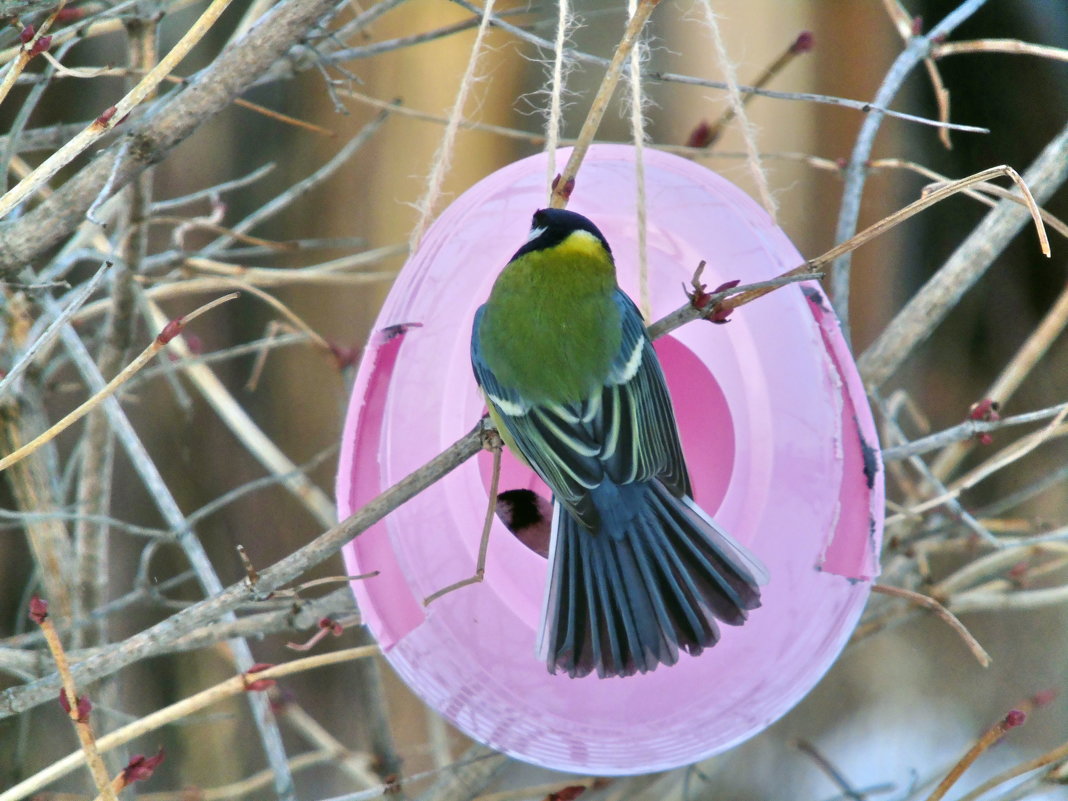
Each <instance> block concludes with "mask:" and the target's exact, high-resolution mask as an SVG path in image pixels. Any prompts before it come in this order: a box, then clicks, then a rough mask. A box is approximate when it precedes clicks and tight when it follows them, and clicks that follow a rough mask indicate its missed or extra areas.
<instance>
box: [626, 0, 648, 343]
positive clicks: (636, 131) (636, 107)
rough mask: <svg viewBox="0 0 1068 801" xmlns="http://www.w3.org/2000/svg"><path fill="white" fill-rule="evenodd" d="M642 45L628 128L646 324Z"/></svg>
mask: <svg viewBox="0 0 1068 801" xmlns="http://www.w3.org/2000/svg"><path fill="white" fill-rule="evenodd" d="M637 10H638V0H627V13H628V15H629V16H631V17H633V16H634V12H635V11H637ZM644 56H645V43H644V42H643V41H642V40H641V39H640V38H639V39H638V41H637V42H635V43H634V49H633V50H631V52H630V65H629V66H630V70H629V76H628V77H629V78H630V129H631V136H632V138H633V140H634V178H635V181H636V183H637V188H638V197H637V206H638V307H639V308H640V309H641V312H642V316H643V317H645V321H646V322H647V323H648V322H650V321H651V320H652V318H653V310H652V301H651V300H650V296H649V252H648V249H647V247H646V215H645V150H644V148H645V118H644V116H643V114H642V112H643V110H644V104H645V98H644V97H643V94H642V59H643V57H644Z"/></svg>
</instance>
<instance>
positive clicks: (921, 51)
mask: <svg viewBox="0 0 1068 801" xmlns="http://www.w3.org/2000/svg"><path fill="white" fill-rule="evenodd" d="M985 3H986V0H965V2H963V3H961V4H960V5H958V6H957V7H956V8H955V9H954V10H953V11H951V12H950V13H949V14H947V15H946V16H945V17H943V18H942V20H941V21H940V22H939V23H938V24H937V25H935V26H934V28H932V29H931V31H930V32H929V33H928V34H927V35H925V36H914V37H913V38H912V39H911V40H910V41H909V42H908V44H907V45H906V46H905V49H904V50H903V51H902V52H901V54H900V55H899V56H898V57H897V58H896V59H895V60H894V63H893V64H892V65H891V67H890V69H889V70H888V71H887V73H886V76H885V77H884V78H883V82H882V85H881V86H880V87H879V91H878V92H876V94H875V100H874V101H873V103H872V105H873V106H875V107H877V108H879V109H882V108H885V107H887V106H889V105H890V103H891V101H892V100H893V99H894V97H895V96H896V95H897V93H898V90H899V89H900V88H901V86H902V84H903V83H904V82H905V79H906V78H907V77H908V76H909V74H910V73H911V72H912V70H913V68H914V67H915V66H916V65H917V64H918V63H919V62H921V61H922V60H923V59H924V58H925V57H926V56H927V55H928V53H930V49H931V42H932V41H938V40H940V39H944V38H945V37H946V36H948V35H949V34H950V33H952V32H953V30H954V29H955V28H956V27H957V26H958V25H960V24H961V23H962V22H964V21H965V20H966V19H968V18H969V17H970V16H972V14H974V13H975V12H976V11H978V10H979V9H980V8H981V7H982V6H983V5H984V4H985ZM885 116H886V115H885V113H884V112H882V111H873V112H872V113H870V114H868V116H866V117H865V118H864V121H863V123H861V126H860V133H859V134H857V138H856V141H855V142H854V144H853V152H852V153H851V154H850V156H849V161H848V162H847V163H846V167H845V189H844V190H843V192H842V207H841V210H840V211H839V213H838V225H837V228H836V230H835V240H836V241H838V242H844V241H845V240H847V239H850V238H851V237H852V236H853V233H854V232H855V231H856V230H857V222H858V220H859V219H860V201H861V196H862V194H863V192H864V183H865V181H866V179H867V173H868V170H867V166H866V165H867V163H868V159H869V158H870V157H871V151H872V147H873V146H874V144H875V135H876V134H877V133H878V132H879V128H880V127H881V126H882V122H883V118H884V117H885ZM851 261H852V259H851V257H850V256H849V254H848V252H847V253H843V254H842V255H841V256H840V257H838V259H836V261H835V263H834V265H833V268H832V270H833V272H832V274H831V297H832V299H833V302H834V310H835V313H836V314H837V315H838V319H839V321H840V322H841V324H842V330H843V331H844V332H845V333H846V336H847V338H848V335H849V333H848V332H849V267H850V264H851Z"/></svg>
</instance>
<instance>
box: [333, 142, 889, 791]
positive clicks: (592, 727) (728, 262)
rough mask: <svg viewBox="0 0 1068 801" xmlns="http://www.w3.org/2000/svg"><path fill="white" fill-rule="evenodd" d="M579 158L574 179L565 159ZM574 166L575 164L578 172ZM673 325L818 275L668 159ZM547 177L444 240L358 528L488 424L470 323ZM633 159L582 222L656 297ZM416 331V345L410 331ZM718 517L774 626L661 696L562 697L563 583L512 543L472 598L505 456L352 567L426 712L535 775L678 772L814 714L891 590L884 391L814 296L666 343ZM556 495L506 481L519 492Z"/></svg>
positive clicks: (584, 199) (777, 299)
mask: <svg viewBox="0 0 1068 801" xmlns="http://www.w3.org/2000/svg"><path fill="white" fill-rule="evenodd" d="M565 157H566V156H565ZM561 163H562V162H561ZM645 166H646V184H647V189H646V194H647V209H648V220H649V222H648V254H649V275H650V288H651V298H652V307H653V316H654V318H658V317H660V316H662V315H664V314H666V313H667V312H669V311H671V310H673V309H675V308H677V307H678V306H680V305H682V303H684V302H685V300H686V298H685V295H684V294H683V290H682V285H683V284H688V283H689V281H690V279H691V277H692V275H693V272H694V268H695V266H696V265H697V263H698V262H699V261H700V260H702V259H704V260H706V261H707V262H708V267H707V268H706V270H705V280H706V282H707V283H708V284H709V286H711V287H715V286H716V285H718V284H719V283H721V282H724V281H728V280H731V279H735V278H738V279H741V280H742V281H743V282H744V283H749V282H753V281H759V280H764V279H767V278H771V277H773V276H775V275H777V274H779V273H781V272H783V271H785V270H787V269H790V268H792V267H795V266H797V265H798V264H800V263H801V262H802V261H803V259H802V258H801V256H800V255H799V254H798V253H797V251H796V250H795V249H794V247H793V246H792V245H791V244H790V242H789V240H787V238H786V236H785V235H784V234H783V233H782V231H781V230H779V228H777V227H776V226H775V225H774V224H773V223H772V222H771V221H770V220H769V218H768V216H767V215H766V214H765V213H764V212H763V210H761V209H760V208H759V207H758V206H757V205H756V204H755V203H754V202H753V201H752V200H750V199H749V197H747V196H746V195H745V194H743V193H742V192H741V191H740V190H738V189H737V188H735V187H734V186H733V185H732V184H730V183H728V182H727V181H726V180H724V179H723V178H721V177H719V176H718V175H716V174H715V173H713V172H711V171H709V170H707V169H705V168H703V167H700V166H698V165H696V164H694V163H692V162H690V161H687V160H685V159H682V158H678V157H676V156H671V155H668V154H665V153H660V152H655V151H647V152H646V154H645ZM545 173H546V160H545V157H544V156H541V155H539V156H533V157H531V158H528V159H524V160H523V161H520V162H517V163H515V164H511V165H509V166H507V167H505V168H504V169H502V170H500V171H498V172H496V173H494V174H493V175H491V176H489V177H488V178H486V179H484V180H483V181H481V182H479V183H478V184H477V185H475V186H474V187H472V188H471V189H470V190H468V191H467V192H466V193H464V195H463V196H462V197H460V198H459V199H458V200H457V201H456V202H454V203H453V204H452V205H451V206H450V207H449V208H448V209H446V211H445V212H444V213H443V214H442V215H441V217H440V218H439V219H438V220H437V222H436V223H435V224H434V225H433V226H432V227H431V228H430V230H429V231H428V232H427V234H426V237H425V238H424V240H423V243H422V245H421V246H420V248H419V250H418V252H417V253H415V254H414V255H413V256H412V257H411V259H410V260H409V262H408V264H407V265H406V266H405V267H404V270H403V271H402V272H401V274H400V276H399V277H398V278H397V282H396V284H395V285H394V286H393V289H392V291H391V292H390V294H389V297H388V298H387V299H386V302H385V305H384V306H383V307H382V311H381V313H380V314H379V317H378V322H377V324H376V331H377V332H378V333H376V334H375V335H373V337H372V341H371V342H370V343H369V345H368V347H367V350H366V352H365V354H364V357H363V361H362V362H361V364H360V368H359V373H358V375H357V380H356V386H355V389H354V392H353V395H352V401H351V405H350V407H349V413H348V419H347V421H346V424H345V431H344V440H343V442H342V449H341V457H340V467H339V470H338V478H337V498H338V509H339V513H340V515H341V516H342V517H346V516H348V515H349V514H350V513H351V512H352V511H353V510H355V509H358V508H359V507H360V506H361V505H363V504H364V503H366V502H367V501H369V500H370V499H372V498H373V497H375V496H376V495H377V494H379V493H380V492H381V491H383V490H384V489H386V488H388V487H389V486H391V485H392V484H394V483H396V482H397V481H398V480H400V479H401V478H403V477H404V476H405V475H407V474H408V473H409V472H411V471H412V470H414V469H416V468H418V467H419V466H421V465H422V464H423V463H425V462H426V461H427V460H429V459H430V458H432V457H433V456H435V455H436V454H438V453H439V452H440V451H441V450H442V449H443V448H445V447H446V446H448V445H449V444H451V443H452V442H453V441H455V440H456V439H457V438H458V437H460V436H461V435H463V434H464V432H466V431H468V430H469V429H470V428H471V427H472V426H473V425H474V423H475V422H476V421H477V420H478V418H479V416H480V415H481V414H482V413H483V403H482V400H481V398H480V396H479V393H478V389H477V387H476V385H475V381H474V379H473V377H472V375H471V369H470V362H469V356H468V353H469V347H470V334H471V320H472V317H473V315H474V312H475V309H476V308H477V307H478V306H479V305H480V304H481V303H482V302H483V301H484V300H485V298H486V296H487V295H488V293H489V290H490V287H491V285H492V284H493V281H494V279H495V278H496V276H497V274H498V272H499V271H500V269H501V268H502V267H503V266H504V264H505V263H506V262H507V261H508V259H509V257H510V256H511V255H512V253H513V252H514V251H515V250H516V249H517V248H518V247H519V245H521V244H522V243H523V241H524V240H525V237H526V233H527V229H528V226H529V222H530V215H531V213H532V212H533V211H534V210H535V209H537V208H539V207H540V206H542V205H544V202H545ZM635 197H636V193H635V179H634V164H633V151H632V149H631V148H629V147H625V146H613V145H602V146H597V147H594V148H592V149H591V150H590V152H589V155H588V156H587V157H586V161H585V163H584V165H583V167H582V171H581V173H580V176H579V182H578V186H577V189H576V192H575V196H574V198H573V200H572V202H571V204H570V206H569V208H571V209H572V210H574V211H578V212H580V213H582V214H585V215H587V216H589V217H590V218H591V219H592V220H593V221H594V222H595V223H596V224H597V225H598V226H599V227H600V228H601V230H602V231H603V232H604V234H605V237H606V238H607V239H608V241H609V243H610V244H611V246H612V249H613V251H614V253H615V256H616V260H617V264H618V268H619V281H620V284H621V285H622V286H623V288H624V289H625V290H626V291H627V292H629V293H630V294H631V295H632V297H635V298H637V297H638V266H637V264H638V261H637V245H636V242H637V226H636V222H635V220H636V216H635ZM403 323H418V324H419V327H412V328H409V329H408V330H407V332H406V333H404V334H400V335H398V334H397V333H396V329H390V327H391V326H396V325H398V324H403ZM657 351H658V353H659V354H660V357H661V360H662V362H663V364H664V368H665V372H666V374H667V379H668V384H669V385H670V388H671V391H672V396H673V398H674V402H675V408H676V412H677V415H678V418H679V424H680V428H681V430H682V439H683V446H684V449H685V451H686V457H687V461H688V463H689V466H690V471H691V474H692V477H693V480H694V485H695V488H696V497H697V501H698V502H699V503H700V504H701V505H702V506H703V507H704V508H705V509H706V510H708V511H709V512H710V513H711V514H712V515H713V516H714V517H715V518H716V519H717V521H718V522H719V523H720V524H721V525H723V527H724V528H725V529H726V530H727V531H729V532H731V533H732V534H733V536H734V537H735V538H737V539H738V540H740V541H741V542H743V543H745V544H746V545H748V546H749V548H751V549H752V550H753V551H755V552H756V554H757V555H759V556H760V557H761V558H762V559H763V560H764V562H765V563H766V565H767V566H768V569H769V571H770V573H771V581H770V583H769V584H768V585H767V586H766V587H765V588H764V605H763V607H762V608H761V609H759V610H757V611H756V612H754V613H753V615H752V617H751V619H750V621H749V622H748V623H747V624H746V625H745V626H743V627H741V628H730V627H724V629H725V631H724V634H723V639H722V641H721V642H720V644H719V645H717V646H716V647H715V648H713V649H711V650H710V651H706V652H705V653H704V654H703V655H701V656H700V657H698V658H690V657H688V656H685V655H683V656H682V658H681V660H680V662H679V664H677V665H675V666H674V667H671V668H660V669H658V670H656V671H655V672H653V673H650V674H647V675H644V676H632V677H628V678H614V679H598V678H596V677H587V678H584V679H570V678H567V677H566V676H553V675H550V674H549V673H548V671H547V670H546V667H545V665H544V664H542V662H540V661H539V660H538V659H537V658H536V656H535V653H534V648H535V636H536V633H537V630H538V624H539V613H540V606H541V600H542V593H543V590H544V585H545V574H546V561H545V559H543V558H542V557H540V556H538V555H537V554H535V553H534V552H532V551H530V550H528V549H527V548H526V547H525V546H524V545H523V544H521V543H520V542H519V541H518V540H517V539H516V538H515V537H514V536H513V535H512V534H511V533H510V532H509V531H508V530H507V529H506V528H505V527H504V526H503V525H502V524H501V523H500V522H499V521H497V522H495V524H494V528H493V532H492V535H491V542H490V547H489V555H488V561H487V569H486V580H485V582H484V583H482V584H480V585H476V586H472V587H467V588H465V589H461V590H458V591H456V592H453V593H451V594H449V595H447V596H445V597H444V598H442V599H440V600H438V601H435V602H434V603H433V604H431V605H430V606H429V607H427V608H424V607H423V605H422V599H423V598H424V597H426V596H427V595H430V594H431V593H432V592H434V591H435V590H438V589H440V588H441V587H444V586H446V585H448V584H450V583H452V582H455V581H457V580H459V579H461V578H464V577H467V576H469V575H471V573H472V572H473V570H474V566H475V560H476V557H477V552H478V544H479V538H480V535H481V530H482V521H483V517H484V515H485V511H486V506H487V503H488V489H487V488H488V482H489V468H490V463H491V460H490V456H489V454H488V453H483V454H481V455H480V456H479V457H478V458H477V459H473V460H470V461H468V462H467V463H466V464H464V465H462V466H461V467H460V468H458V469H457V470H455V471H454V472H453V473H451V474H450V475H449V476H447V477H446V478H445V479H443V480H442V481H440V482H438V483H437V484H436V485H434V486H433V487H432V488H431V489H429V490H427V491H426V492H424V493H422V494H421V495H419V496H418V497H417V498H415V499H413V500H411V501H409V502H408V503H407V504H405V505H404V506H402V507H401V508H400V509H398V510H396V511H395V512H393V513H392V514H391V515H389V517H388V518H387V519H386V520H384V521H383V522H382V523H380V524H379V525H377V526H375V527H374V528H372V529H370V530H368V531H367V532H365V533H364V534H362V535H361V536H360V537H358V538H357V539H356V540H355V541H353V542H352V543H351V544H350V545H348V546H347V547H346V548H345V560H346V564H347V566H348V569H349V571H350V572H351V573H353V574H356V573H367V572H370V571H374V570H377V571H380V572H379V575H378V576H377V577H375V578H372V579H368V580H366V581H360V582H355V583H354V584H353V589H354V591H355V593H356V597H357V600H358V601H359V604H360V609H361V610H362V612H363V616H364V620H365V621H366V622H367V624H368V625H369V626H370V627H371V630H372V631H373V632H374V633H375V636H376V637H377V638H378V641H379V642H380V643H381V645H382V648H383V649H384V651H385V654H386V658H387V659H388V660H389V661H390V663H391V664H392V665H393V667H394V668H395V669H396V670H397V672H398V673H399V674H400V675H401V677H402V678H403V679H404V680H405V681H406V682H407V683H408V685H409V686H410V687H411V688H412V690H413V691H414V692H416V693H417V694H418V695H419V696H420V697H421V698H422V699H423V700H425V701H426V702H427V703H428V704H430V705H431V706H432V707H434V708H435V709H437V710H438V711H439V712H441V714H443V715H444V716H445V717H446V718H448V719H449V720H450V721H451V722H453V723H454V724H455V725H456V726H458V727H459V728H460V729H462V730H463V731H464V732H466V733H467V734H468V735H470V736H471V737H473V738H474V739H476V740H479V741H481V742H483V743H486V744H487V745H490V746H492V747H494V748H497V749H499V750H501V751H504V752H506V753H509V754H511V755H513V756H515V757H517V758H519V759H522V760H525V761H528V762H533V763H536V764H540V765H544V766H547V767H552V768H557V769H561V770H568V771H574V772H579V773H592V774H601V775H613V774H632V773H642V772H647V771H655V770H664V769H668V768H672V767H676V766H679V765H684V764H688V763H691V762H694V761H697V760H699V759H701V758H704V757H707V756H710V755H712V754H714V753H717V752H720V751H723V750H725V749H727V748H730V747H731V746H733V745H735V744H737V743H739V742H740V741H742V740H744V739H746V738H748V737H751V736H753V735H754V734H756V733H758V732H760V731H761V730H762V729H764V728H765V727H767V726H768V725H770V724H771V723H772V722H773V721H774V720H776V719H777V718H779V717H780V716H781V715H783V714H784V713H785V712H786V711H787V710H789V709H790V708H791V707H793V706H794V705H795V704H796V703H797V702H798V701H799V700H800V699H801V698H802V697H803V696H804V695H805V693H807V692H808V691H809V690H810V689H811V688H812V687H813V686H814V685H815V684H816V682H817V681H818V680H819V679H820V677H821V676H823V674H824V672H826V670H827V669H828V667H830V665H831V663H832V662H833V661H834V659H835V658H836V657H837V656H838V653H839V652H840V651H841V649H842V647H843V646H844V644H845V642H846V639H847V638H848V636H849V634H850V632H851V631H852V629H853V627H854V625H855V624H856V621H857V618H858V617H859V615H860V612H861V609H862V608H863V606H864V603H865V601H866V599H867V596H868V592H869V586H870V581H871V579H872V578H873V577H874V576H875V575H876V574H877V572H878V553H879V542H880V538H881V534H882V515H883V492H884V488H883V471H882V464H881V461H880V459H879V452H878V444H877V439H876V432H875V427H874V424H873V422H872V417H871V411H870V409H869V407H868V405H867V402H866V400H865V395H864V391H863V387H862V386H861V383H860V379H859V377H858V375H857V372H856V367H855V365H854V363H853V360H852V357H851V356H850V354H849V350H848V348H847V347H846V344H845V341H844V340H843V338H842V336H841V333H840V331H839V329H838V324H837V321H836V320H835V318H834V316H833V314H832V313H831V311H830V310H829V305H828V304H827V302H826V299H825V297H824V296H823V294H822V293H821V292H820V290H819V289H818V287H816V286H815V285H809V286H806V287H805V288H804V289H803V290H802V289H801V288H800V287H797V286H794V287H789V288H786V289H780V290H778V291H776V292H773V293H772V294H770V295H768V296H766V297H764V298H761V299H760V300H758V301H756V302H755V303H752V304H750V305H748V306H746V307H744V308H743V309H741V310H739V311H737V312H736V313H735V314H734V317H733V319H732V320H731V322H730V323H728V324H727V325H712V324H710V323H707V322H704V321H700V322H696V323H691V324H689V325H687V326H685V327H683V328H681V329H679V330H677V331H676V332H675V333H674V334H673V335H672V336H671V337H670V338H663V339H662V340H660V341H658V342H657ZM519 487H528V488H532V489H535V490H536V491H540V492H543V493H545V494H546V495H547V494H548V492H547V491H546V490H545V489H544V488H543V487H542V486H541V485H540V482H538V481H537V479H536V478H535V477H534V476H533V475H532V474H531V472H530V471H529V470H528V469H527V468H525V467H523V466H522V465H520V464H519V463H517V462H516V461H515V460H513V459H511V458H510V457H507V456H506V458H505V464H504V470H503V473H502V479H501V489H502V490H504V489H513V488H519Z"/></svg>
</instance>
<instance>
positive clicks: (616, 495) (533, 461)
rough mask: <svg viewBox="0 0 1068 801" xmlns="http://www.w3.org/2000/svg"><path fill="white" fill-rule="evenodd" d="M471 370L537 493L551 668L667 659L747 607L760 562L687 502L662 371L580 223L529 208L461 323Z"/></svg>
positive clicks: (541, 641) (612, 671) (546, 652)
mask: <svg viewBox="0 0 1068 801" xmlns="http://www.w3.org/2000/svg"><path fill="white" fill-rule="evenodd" d="M471 361H472V365H473V367H474V372H475V378H476V380H477V381H478V383H479V386H480V387H481V388H482V391H483V394H484V395H485V398H486V404H487V407H488V409H489V413H490V417H491V418H492V419H493V421H494V423H495V424H496V426H497V429H498V431H499V432H500V434H501V438H502V439H503V440H504V442H505V444H506V445H507V446H508V447H509V448H510V449H511V450H512V451H513V452H514V453H516V454H518V455H519V457H520V458H522V459H523V460H524V461H525V462H526V463H527V464H529V465H530V466H531V467H532V468H533V469H534V471H535V472H536V473H537V474H538V475H539V476H540V477H541V478H542V480H544V481H545V483H546V484H547V485H548V486H549V487H550V488H551V489H552V491H553V514H552V533H551V543H550V546H549V548H550V554H549V586H548V588H547V591H546V595H545V604H544V608H543V617H542V623H541V631H540V633H539V635H538V653H539V656H540V657H541V658H542V659H544V660H545V661H546V664H547V665H548V668H549V671H550V672H551V673H556V672H557V671H563V672H565V673H567V675H569V676H571V677H578V676H586V675H588V674H590V673H592V672H594V671H596V673H597V675H598V676H600V677H602V678H604V677H607V676H629V675H633V674H634V673H646V672H648V671H650V670H653V669H655V668H656V667H657V665H660V664H663V665H673V664H675V663H676V662H677V661H678V658H679V651H680V650H681V651H685V652H687V653H689V654H691V655H694V656H696V655H697V654H699V653H701V651H702V650H704V649H705V648H708V647H710V646H712V645H715V643H716V642H717V641H718V640H719V627H718V626H717V624H716V620H717V619H718V620H720V621H722V622H724V623H727V624H729V625H732V626H738V625H741V624H742V623H744V622H745V620H746V618H747V617H748V613H749V612H750V611H751V610H753V609H756V608H757V607H759V606H760V590H759V587H758V585H759V584H761V583H763V582H764V581H766V580H767V575H766V572H765V570H764V567H763V565H761V563H760V562H759V561H758V560H757V559H756V558H755V557H754V556H752V555H751V554H750V553H749V552H748V551H747V550H746V549H745V548H743V547H742V546H741V545H739V544H737V543H735V542H734V541H733V540H731V538H730V537H729V536H728V535H727V534H725V533H724V532H723V531H722V530H721V529H720V528H719V527H718V526H717V525H716V524H715V523H714V522H713V521H712V519H711V518H710V517H709V516H708V515H707V514H705V512H704V511H702V510H701V509H700V508H699V507H698V506H697V505H696V504H695V503H694V501H693V492H692V490H691V486H690V478H689V474H688V472H687V469H686V464H685V462H684V461H683V455H682V446H681V444H680V442H679V433H678V427H677V426H676V423H675V415H674V411H673V409H672V406H671V399H670V397H669V396H668V390H667V385H666V383H665V381H664V374H663V371H662V370H661V367H660V363H659V361H658V360H657V356H656V352H655V351H654V350H653V346H652V343H651V342H650V340H649V336H648V334H647V333H646V331H645V323H644V322H643V320H642V316H641V313H640V312H639V311H638V309H637V307H636V306H635V305H634V302H633V301H631V299H630V298H628V297H627V296H626V295H625V294H624V293H623V291H622V290H620V288H619V285H618V284H617V283H616V272H615V262H614V260H613V258H612V251H611V249H610V248H609V246H608V242H607V241H606V240H605V238H604V236H603V235H602V234H601V232H600V230H598V228H597V226H595V225H594V224H593V223H592V222H591V221H590V220H588V219H587V218H586V217H583V216H582V215H581V214H576V213H575V212H572V211H565V210H561V209H542V210H540V211H537V212H535V214H534V218H533V222H532V224H531V229H530V235H529V237H528V238H527V242H526V244H525V245H523V246H522V247H521V248H520V249H519V250H518V251H516V254H515V255H514V256H513V257H512V259H511V261H510V262H509V263H508V265H507V266H506V267H505V268H504V270H503V271H502V272H501V274H500V276H499V277H498V278H497V280H496V282H495V283H494V285H493V289H492V290H491V292H490V296H489V299H488V300H487V301H486V303H485V304H483V305H482V306H481V307H480V308H479V309H478V311H477V312H476V313H475V320H474V326H473V331H472V336H471Z"/></svg>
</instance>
